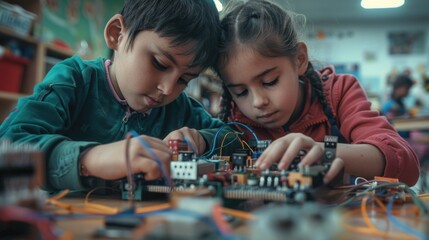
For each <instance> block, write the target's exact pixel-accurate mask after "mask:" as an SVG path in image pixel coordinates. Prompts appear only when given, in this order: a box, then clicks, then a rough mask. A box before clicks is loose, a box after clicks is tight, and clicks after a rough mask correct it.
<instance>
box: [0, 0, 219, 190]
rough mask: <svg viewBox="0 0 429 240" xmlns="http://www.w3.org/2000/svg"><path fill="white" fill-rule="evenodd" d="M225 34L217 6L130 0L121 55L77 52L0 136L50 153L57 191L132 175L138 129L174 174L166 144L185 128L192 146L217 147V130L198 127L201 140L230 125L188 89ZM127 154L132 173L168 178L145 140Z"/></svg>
mask: <svg viewBox="0 0 429 240" xmlns="http://www.w3.org/2000/svg"><path fill="white" fill-rule="evenodd" d="M219 29H220V27H219V16H218V12H217V10H216V7H215V5H214V4H213V1H212V0H180V1H179V0H175V1H171V0H127V1H125V5H124V8H123V9H122V11H121V13H120V14H116V15H115V16H113V17H112V18H111V19H110V20H109V22H108V23H107V24H106V27H105V31H104V38H105V41H106V44H107V46H108V47H109V48H110V49H112V50H113V51H114V59H112V60H109V59H102V58H98V59H95V60H88V61H86V60H82V59H80V58H79V57H77V56H74V57H72V58H70V59H66V60H64V61H63V62H62V63H59V64H57V65H56V66H54V67H53V69H52V70H51V71H50V72H49V73H48V74H47V76H46V77H45V79H44V80H43V81H42V82H41V83H39V84H38V85H37V86H36V87H35V90H34V94H33V95H31V96H29V97H26V98H22V99H20V100H19V102H18V105H17V110H16V111H14V112H12V113H11V114H10V116H9V117H8V119H7V120H5V122H3V124H2V125H1V127H0V137H1V138H8V139H10V140H11V141H13V142H17V143H23V142H27V143H33V144H35V145H36V146H38V147H39V148H41V149H42V150H43V152H44V153H45V155H46V161H47V162H46V176H47V179H46V180H47V182H46V188H47V189H48V190H59V189H85V188H87V187H89V186H88V185H87V184H85V182H87V181H86V180H87V179H88V178H86V177H88V176H92V177H96V178H100V179H104V180H114V179H119V178H122V177H125V176H126V174H127V167H126V161H125V151H126V147H125V146H126V144H125V140H123V139H124V137H125V135H126V134H127V132H129V131H130V130H135V131H137V132H138V133H139V134H142V136H141V137H142V138H144V139H145V140H146V142H147V143H148V144H149V146H150V148H151V149H152V151H153V153H155V154H156V155H157V157H158V158H159V159H160V160H161V162H162V163H163V164H164V165H165V166H164V167H165V168H166V169H169V167H168V166H169V161H170V159H171V152H170V150H169V148H168V146H167V145H166V144H165V143H164V142H163V141H161V140H160V139H159V138H164V137H166V136H167V135H168V134H169V133H170V132H171V131H173V130H176V129H178V128H181V127H184V126H186V128H183V129H181V130H180V133H183V134H184V136H188V138H190V139H192V143H193V144H197V143H198V142H203V143H206V142H207V143H211V141H212V139H211V138H212V135H213V134H211V132H210V131H209V130H207V131H204V130H201V131H199V133H201V135H202V136H203V137H204V139H202V138H201V137H200V135H199V134H196V132H197V131H196V130H194V129H205V128H217V127H220V126H221V125H222V122H220V121H219V120H217V119H215V118H212V117H211V116H210V115H209V114H208V113H207V112H206V111H205V110H204V109H203V108H202V106H201V105H200V104H198V103H197V102H196V101H195V100H193V99H190V98H188V97H187V96H186V95H185V94H184V93H182V91H183V90H184V89H185V87H186V85H187V83H188V82H189V81H191V80H192V79H193V78H195V77H197V76H198V75H199V73H200V72H201V71H202V70H203V69H205V68H207V67H210V66H212V64H213V63H214V61H215V58H216V52H217V48H216V46H217V43H218V36H219ZM187 127H189V128H187ZM190 128H192V129H190ZM192 136H199V137H198V138H193V137H192ZM202 145H203V146H206V144H202ZM127 149H128V148H127ZM199 149H200V151H203V150H204V149H201V148H199ZM128 151H129V156H130V160H131V167H132V172H133V173H138V172H142V173H145V177H146V179H148V180H149V179H155V178H158V177H160V171H159V169H158V166H157V165H156V163H155V161H153V159H152V158H151V155H150V154H149V153H148V149H144V148H143V147H142V146H141V145H140V144H139V143H138V141H137V139H132V140H131V142H130V147H129V150H128ZM200 153H201V152H200Z"/></svg>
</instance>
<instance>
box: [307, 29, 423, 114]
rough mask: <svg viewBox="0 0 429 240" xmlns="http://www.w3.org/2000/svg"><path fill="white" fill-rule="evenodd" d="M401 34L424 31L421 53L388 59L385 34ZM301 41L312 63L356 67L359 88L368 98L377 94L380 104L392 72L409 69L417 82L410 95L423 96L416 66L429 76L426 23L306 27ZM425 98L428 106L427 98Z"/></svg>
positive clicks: (391, 56) (387, 44) (387, 43)
mask: <svg viewBox="0 0 429 240" xmlns="http://www.w3.org/2000/svg"><path fill="white" fill-rule="evenodd" d="M401 31H403V32H417V31H424V33H425V35H424V39H425V40H424V41H425V43H424V52H421V53H418V54H409V55H390V54H389V47H388V46H389V41H388V33H389V32H401ZM303 40H304V41H305V42H306V43H307V45H308V48H309V49H308V51H309V56H310V59H311V60H312V61H314V62H315V63H320V64H323V65H328V64H354V63H357V64H359V66H360V71H359V72H360V74H359V75H360V76H358V77H359V79H360V80H361V83H362V85H363V86H364V88H365V89H366V91H367V93H368V94H370V95H374V94H376V95H378V96H380V99H381V100H382V101H383V99H384V96H385V95H386V94H387V91H389V90H388V88H387V87H386V79H387V76H388V74H389V72H390V71H391V70H392V69H393V68H395V69H397V70H398V71H403V70H404V69H411V71H412V75H413V77H414V78H415V80H417V81H418V84H417V85H416V86H415V87H414V88H413V90H412V92H413V93H417V92H422V89H421V85H420V84H421V82H420V80H421V76H420V74H419V73H418V70H417V68H418V66H419V65H420V66H421V65H423V66H424V67H425V69H426V73H429V23H427V22H426V23H422V22H419V23H415V22H414V23H402V24H401V23H399V24H398V23H390V24H389V23H385V24H383V23H381V24H377V23H374V24H372V25H370V24H364V25H359V24H341V23H338V24H329V25H326V24H324V25H320V26H317V25H314V26H309V25H307V26H306V32H305V33H304V34H303ZM419 94H420V93H419ZM426 95H428V94H427V93H426ZM426 97H427V99H426V101H427V104H428V105H429V97H428V96H426ZM428 108H429V106H428Z"/></svg>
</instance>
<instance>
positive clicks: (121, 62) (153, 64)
mask: <svg viewBox="0 0 429 240" xmlns="http://www.w3.org/2000/svg"><path fill="white" fill-rule="evenodd" d="M127 36H128V34H126V33H125V34H122V35H121V36H120V37H119V40H118V47H117V49H116V51H115V59H114V62H113V64H112V68H111V73H110V74H111V77H112V81H113V84H114V85H115V87H116V88H117V90H119V91H118V92H119V94H120V95H122V96H121V97H123V98H125V99H126V100H127V103H128V105H129V106H130V107H131V108H132V109H134V110H136V111H139V112H146V111H148V110H150V109H152V108H155V107H160V106H164V105H166V104H168V103H170V102H172V101H173V100H174V99H176V97H177V96H178V95H179V94H180V93H181V92H182V91H183V90H184V89H185V87H186V85H187V84H188V82H189V81H191V80H192V79H194V78H195V77H197V76H198V74H199V73H200V72H201V71H202V68H200V67H192V68H191V67H189V66H190V65H191V64H192V62H193V59H194V55H193V54H191V55H185V54H183V53H186V52H188V50H189V48H191V47H192V44H187V45H184V46H183V45H182V46H176V47H172V46H171V42H170V40H171V39H170V38H166V37H160V36H159V35H158V34H157V33H156V32H154V31H143V32H140V33H139V34H138V35H137V36H136V38H135V41H134V43H133V46H132V48H130V49H128V50H127V49H126V48H127Z"/></svg>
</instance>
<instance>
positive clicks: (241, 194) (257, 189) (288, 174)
mask: <svg viewBox="0 0 429 240" xmlns="http://www.w3.org/2000/svg"><path fill="white" fill-rule="evenodd" d="M336 141H337V138H335V137H329V138H325V146H328V147H325V155H324V159H323V161H321V163H320V164H319V165H313V166H306V167H304V168H299V167H298V163H299V162H300V160H301V158H302V157H303V156H304V155H305V152H301V153H300V154H299V155H298V156H297V157H296V158H295V159H294V161H293V162H292V164H290V166H289V168H288V169H284V170H279V169H278V168H277V165H275V164H274V165H273V166H271V167H270V169H265V170H261V169H258V168H256V167H255V162H256V160H257V157H259V156H260V154H261V153H262V152H263V151H264V150H265V149H266V148H267V147H268V145H269V144H270V143H271V141H269V140H259V141H254V142H251V144H250V145H249V147H251V148H250V149H247V150H243V149H238V150H237V151H236V152H234V153H233V154H232V155H231V156H221V157H220V156H216V155H214V156H212V157H210V158H205V157H197V156H195V154H194V153H193V152H192V151H191V150H190V147H189V146H187V144H186V142H185V141H182V140H170V142H169V146H170V149H171V150H172V151H173V159H172V161H171V162H170V176H169V177H170V178H171V184H170V185H169V184H168V183H166V181H165V180H156V181H146V180H145V179H144V176H143V175H141V174H136V175H134V178H133V179H134V183H133V184H134V186H133V189H134V191H133V193H132V194H131V195H130V191H128V190H129V189H130V184H129V182H128V181H127V180H125V179H124V180H122V182H121V189H122V198H123V199H129V198H130V197H131V198H133V199H134V200H143V199H144V198H145V197H144V196H147V195H148V194H150V193H155V194H168V193H171V192H174V191H176V192H177V191H183V192H186V191H193V190H194V189H205V190H206V194H207V195H211V196H213V197H220V198H222V199H223V200H236V201H246V200H261V201H268V202H304V201H311V200H314V198H315V196H314V194H315V189H317V188H318V187H320V186H321V185H323V177H324V175H325V173H326V171H327V170H328V169H329V167H330V163H331V161H329V160H332V157H333V156H335V155H333V154H334V153H335V148H336ZM327 158H328V160H326V159H327Z"/></svg>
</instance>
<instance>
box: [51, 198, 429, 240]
mask: <svg viewBox="0 0 429 240" xmlns="http://www.w3.org/2000/svg"><path fill="white" fill-rule="evenodd" d="M91 198H92V201H91V202H92V203H97V204H102V205H106V206H111V207H116V208H121V209H126V208H127V207H128V206H129V203H128V202H127V201H123V200H120V199H118V198H117V197H113V198H104V197H91ZM426 199H427V200H424V201H425V204H426V205H429V198H426ZM61 201H62V202H65V203H69V204H71V205H78V204H82V203H83V201H84V199H83V197H67V198H64V199H61ZM160 203H161V202H159V201H142V202H138V203H136V204H137V206H139V207H141V206H151V205H158V204H160ZM365 206H366V214H367V215H368V219H370V222H371V224H373V225H374V227H375V228H376V229H375V230H374V229H372V230H371V231H372V232H373V233H374V232H378V233H385V235H384V236H382V235H373V234H364V233H361V231H364V230H365V229H366V231H369V230H368V229H369V228H368V226H367V223H366V222H365V218H364V217H363V215H362V214H363V212H362V211H361V205H358V206H355V207H347V208H341V209H335V208H333V209H332V210H333V211H335V213H336V214H337V216H338V219H337V220H338V222H337V224H338V225H337V229H338V234H337V236H338V238H337V239H357V240H359V239H365V240H366V239H417V238H413V235H410V234H406V233H405V232H404V231H401V230H399V229H398V227H397V226H396V225H395V224H392V222H391V221H390V220H389V219H387V217H386V214H385V212H383V211H382V210H381V208H380V207H378V206H377V204H376V203H374V202H368V203H367V204H366V205H365ZM414 210H415V205H414V204H412V203H405V204H395V205H394V206H393V210H392V212H393V216H395V218H396V219H398V220H399V221H400V222H402V223H404V224H407V225H408V226H409V227H410V228H412V229H414V230H417V231H420V232H425V231H426V232H425V233H426V234H427V235H428V237H429V219H428V218H421V217H419V216H416V215H415V213H414ZM257 219H258V218H257ZM297 221H299V219H297ZM55 226H57V227H58V228H59V229H60V230H63V231H64V232H65V233H68V236H71V238H72V239H94V237H93V235H94V233H95V232H96V230H97V229H100V228H103V226H104V217H103V216H100V217H94V218H87V219H77V220H73V219H62V220H57V221H56V223H55ZM250 227H251V221H248V220H243V221H242V224H238V225H237V226H234V227H233V233H234V234H235V236H239V237H238V239H252V238H251V237H250V235H249V234H251V232H252V229H251V228H250ZM330 228H331V227H330ZM334 228H335V227H334ZM359 229H360V230H359ZM362 229H363V230H362ZM328 230H329V229H328ZM265 231H267V230H265ZM270 234H272V232H267V233H266V234H264V235H265V236H266V238H265V239H270V237H269V236H271V235H270ZM286 234H287V232H285V234H284V236H286ZM307 234H310V235H311V231H310V232H308V233H307ZM289 236H290V235H289ZM97 239H100V238H97ZM306 239H307V238H306ZM308 239H313V238H312V237H310V238H308ZM317 239H324V238H317Z"/></svg>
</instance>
